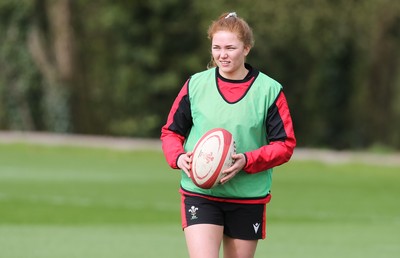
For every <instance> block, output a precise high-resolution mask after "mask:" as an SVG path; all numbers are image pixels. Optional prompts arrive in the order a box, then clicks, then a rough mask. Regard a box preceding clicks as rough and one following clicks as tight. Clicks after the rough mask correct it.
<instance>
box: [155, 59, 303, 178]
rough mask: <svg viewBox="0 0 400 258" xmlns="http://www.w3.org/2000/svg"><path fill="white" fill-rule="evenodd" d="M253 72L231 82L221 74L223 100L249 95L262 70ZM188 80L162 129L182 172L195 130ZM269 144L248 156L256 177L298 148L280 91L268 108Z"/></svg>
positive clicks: (168, 154)
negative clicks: (181, 162)
mask: <svg viewBox="0 0 400 258" xmlns="http://www.w3.org/2000/svg"><path fill="white" fill-rule="evenodd" d="M246 68H247V69H248V70H249V72H248V74H247V76H246V77H245V78H244V79H243V80H229V79H226V78H223V77H222V76H221V75H220V74H219V72H218V68H217V69H216V71H217V84H218V89H219V92H220V94H221V95H222V97H223V98H224V99H225V100H226V101H227V102H230V103H235V102H237V101H238V100H240V99H241V98H243V96H244V95H245V94H246V92H247V91H248V89H249V87H250V86H251V85H252V83H253V81H254V80H255V78H256V77H257V75H258V73H259V71H257V70H256V69H254V68H252V67H251V66H250V65H248V64H246ZM189 81H190V79H188V80H187V81H186V83H185V84H184V86H183V87H182V89H181V90H180V92H179V94H178V96H177V97H176V99H175V101H174V103H173V105H172V108H171V110H170V113H169V115H168V119H167V122H166V124H165V125H164V126H163V127H162V129H161V137H160V138H161V141H162V149H163V151H164V154H165V157H166V160H167V162H168V164H169V165H170V166H171V168H174V169H178V167H177V159H178V157H179V155H181V154H182V153H184V152H185V151H184V148H183V144H184V142H185V139H186V137H187V135H188V134H189V132H190V129H191V127H192V124H193V122H192V114H191V108H190V101H189V96H188V83H189ZM265 124H266V130H267V137H268V142H269V144H267V145H264V146H262V147H260V148H258V149H255V150H253V151H249V152H246V153H244V154H245V156H246V159H247V163H246V165H245V167H244V168H243V170H244V171H245V172H246V173H249V174H254V173H257V172H260V171H264V170H267V169H269V168H273V167H275V166H278V165H281V164H283V163H285V162H287V161H288V160H289V159H290V157H291V156H292V154H293V150H294V147H295V146H296V138H295V135H294V131H293V123H292V118H291V116H290V112H289V108H288V104H287V101H286V97H285V95H284V93H283V91H281V92H280V94H279V95H278V97H277V98H276V100H275V102H274V104H273V105H271V107H270V108H269V109H268V113H267V117H266V118H265Z"/></svg>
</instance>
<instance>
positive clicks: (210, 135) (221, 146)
mask: <svg viewBox="0 0 400 258" xmlns="http://www.w3.org/2000/svg"><path fill="white" fill-rule="evenodd" d="M235 152H236V150H235V141H234V139H233V137H232V134H231V133H230V132H229V131H227V130H225V129H223V128H215V129H212V130H210V131H208V132H206V133H205V134H204V135H203V136H202V137H201V138H200V139H199V140H198V141H197V143H196V145H195V146H194V149H193V159H192V166H191V169H190V177H191V178H192V181H193V183H194V184H195V185H197V186H198V187H201V188H204V189H210V188H212V187H214V186H216V185H217V184H218V183H219V182H220V180H221V178H222V177H223V176H224V175H223V174H222V173H221V172H222V171H224V170H225V169H227V168H229V167H231V166H232V165H233V162H234V161H233V159H232V154H234V153H235Z"/></svg>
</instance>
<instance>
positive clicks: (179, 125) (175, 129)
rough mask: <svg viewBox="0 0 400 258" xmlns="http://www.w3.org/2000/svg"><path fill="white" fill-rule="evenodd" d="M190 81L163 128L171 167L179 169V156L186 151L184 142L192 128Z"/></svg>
mask: <svg viewBox="0 0 400 258" xmlns="http://www.w3.org/2000/svg"><path fill="white" fill-rule="evenodd" d="M188 83H189V80H187V81H186V83H185V85H184V86H183V87H182V89H181V91H180V92H179V94H178V96H177V97H176V99H175V101H174V103H173V104H172V107H171V110H170V112H169V114H168V118H167V123H166V124H165V125H164V126H163V127H162V128H161V137H160V139H161V142H162V150H163V152H164V156H165V158H166V160H167V163H168V164H169V166H170V167H171V168H174V169H178V168H179V167H178V158H179V156H180V155H182V154H184V153H185V150H184V148H183V144H184V142H185V139H186V137H187V135H188V134H189V132H190V129H191V128H192V124H193V121H192V113H191V109H190V101H189V96H188V88H187V87H188Z"/></svg>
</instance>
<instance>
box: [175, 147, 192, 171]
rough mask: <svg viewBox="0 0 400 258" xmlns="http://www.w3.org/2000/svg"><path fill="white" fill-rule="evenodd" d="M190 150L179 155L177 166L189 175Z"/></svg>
mask: <svg viewBox="0 0 400 258" xmlns="http://www.w3.org/2000/svg"><path fill="white" fill-rule="evenodd" d="M192 154H193V153H192V152H187V153H183V154H182V155H180V156H179V158H178V162H177V166H178V167H179V168H180V169H182V170H183V172H185V174H186V175H187V176H188V177H190V169H191V166H192V165H191V163H192Z"/></svg>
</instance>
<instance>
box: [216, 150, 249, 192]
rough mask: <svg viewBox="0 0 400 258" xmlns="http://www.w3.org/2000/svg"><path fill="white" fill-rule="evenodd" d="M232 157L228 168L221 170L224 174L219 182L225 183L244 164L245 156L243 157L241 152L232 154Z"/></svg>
mask: <svg viewBox="0 0 400 258" xmlns="http://www.w3.org/2000/svg"><path fill="white" fill-rule="evenodd" d="M232 158H233V160H234V163H233V165H232V166H231V167H230V168H228V169H226V170H224V171H223V172H222V174H225V176H224V177H223V178H222V179H221V181H220V182H221V184H225V183H226V182H228V181H229V180H231V179H232V178H233V177H234V176H235V175H236V174H237V173H239V171H240V170H242V169H243V168H244V166H245V165H246V158H245V157H244V154H243V153H239V154H233V155H232Z"/></svg>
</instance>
